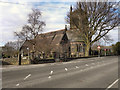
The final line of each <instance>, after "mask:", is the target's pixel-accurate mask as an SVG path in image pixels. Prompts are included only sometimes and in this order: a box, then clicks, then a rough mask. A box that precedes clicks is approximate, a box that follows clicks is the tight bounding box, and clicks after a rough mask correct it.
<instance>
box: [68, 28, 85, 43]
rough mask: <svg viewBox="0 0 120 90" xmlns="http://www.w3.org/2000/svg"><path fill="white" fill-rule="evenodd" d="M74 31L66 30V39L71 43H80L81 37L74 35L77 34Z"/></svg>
mask: <svg viewBox="0 0 120 90" xmlns="http://www.w3.org/2000/svg"><path fill="white" fill-rule="evenodd" d="M75 31H76V29H70V30H67V32H66V33H67V36H68V39H69V40H70V41H71V42H81V41H84V40H83V38H82V37H80V35H79V34H76V33H77V32H75Z"/></svg>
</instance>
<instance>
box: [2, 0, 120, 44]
mask: <svg viewBox="0 0 120 90" xmlns="http://www.w3.org/2000/svg"><path fill="white" fill-rule="evenodd" d="M58 1H59V2H58ZM70 1H71V0H67V2H65V0H62V1H60V0H57V1H55V0H0V32H1V33H0V36H1V38H0V46H3V45H4V44H5V43H7V42H8V41H15V40H16V38H15V37H14V33H13V32H14V31H20V30H21V29H22V26H23V25H25V24H26V23H27V18H28V17H27V15H28V14H29V13H31V9H32V8H38V9H40V11H41V12H42V19H43V20H44V21H45V23H46V27H45V32H49V31H55V30H60V29H63V28H64V27H65V24H67V23H66V21H65V17H66V14H67V12H68V11H69V8H70V5H73V6H74V5H75V0H74V2H70ZM109 34H110V35H111V38H113V40H114V42H113V43H116V42H117V41H118V30H117V29H116V30H113V31H111V32H110V33H109Z"/></svg>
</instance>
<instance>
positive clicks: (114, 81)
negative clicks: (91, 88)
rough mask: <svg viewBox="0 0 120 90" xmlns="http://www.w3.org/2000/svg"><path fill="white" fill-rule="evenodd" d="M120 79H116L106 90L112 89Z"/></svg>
mask: <svg viewBox="0 0 120 90" xmlns="http://www.w3.org/2000/svg"><path fill="white" fill-rule="evenodd" d="M118 80H119V79H117V80H115V81H114V82H113V83H112V84H111V85H109V86H108V87H107V88H106V89H105V90H108V89H110V88H111V87H112V86H113V85H114V84H116V83H117V82H118Z"/></svg>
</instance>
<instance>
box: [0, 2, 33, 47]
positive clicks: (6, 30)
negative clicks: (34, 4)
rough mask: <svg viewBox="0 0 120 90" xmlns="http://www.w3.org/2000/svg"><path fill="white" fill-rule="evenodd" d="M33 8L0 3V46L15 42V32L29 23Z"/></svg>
mask: <svg viewBox="0 0 120 90" xmlns="http://www.w3.org/2000/svg"><path fill="white" fill-rule="evenodd" d="M30 11H31V6H27V5H26V6H25V5H18V4H11V3H2V2H1V3H0V32H1V33H0V35H1V34H2V35H1V36H2V37H1V39H0V45H3V44H5V43H6V42H8V41H11V40H14V35H13V32H14V31H17V30H19V28H20V27H22V25H24V24H25V23H26V21H27V14H28V13H29V12H30Z"/></svg>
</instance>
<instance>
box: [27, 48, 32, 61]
mask: <svg viewBox="0 0 120 90" xmlns="http://www.w3.org/2000/svg"><path fill="white" fill-rule="evenodd" d="M27 50H28V60H29V61H30V53H29V47H28V48H27ZM30 63H31V61H30Z"/></svg>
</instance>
